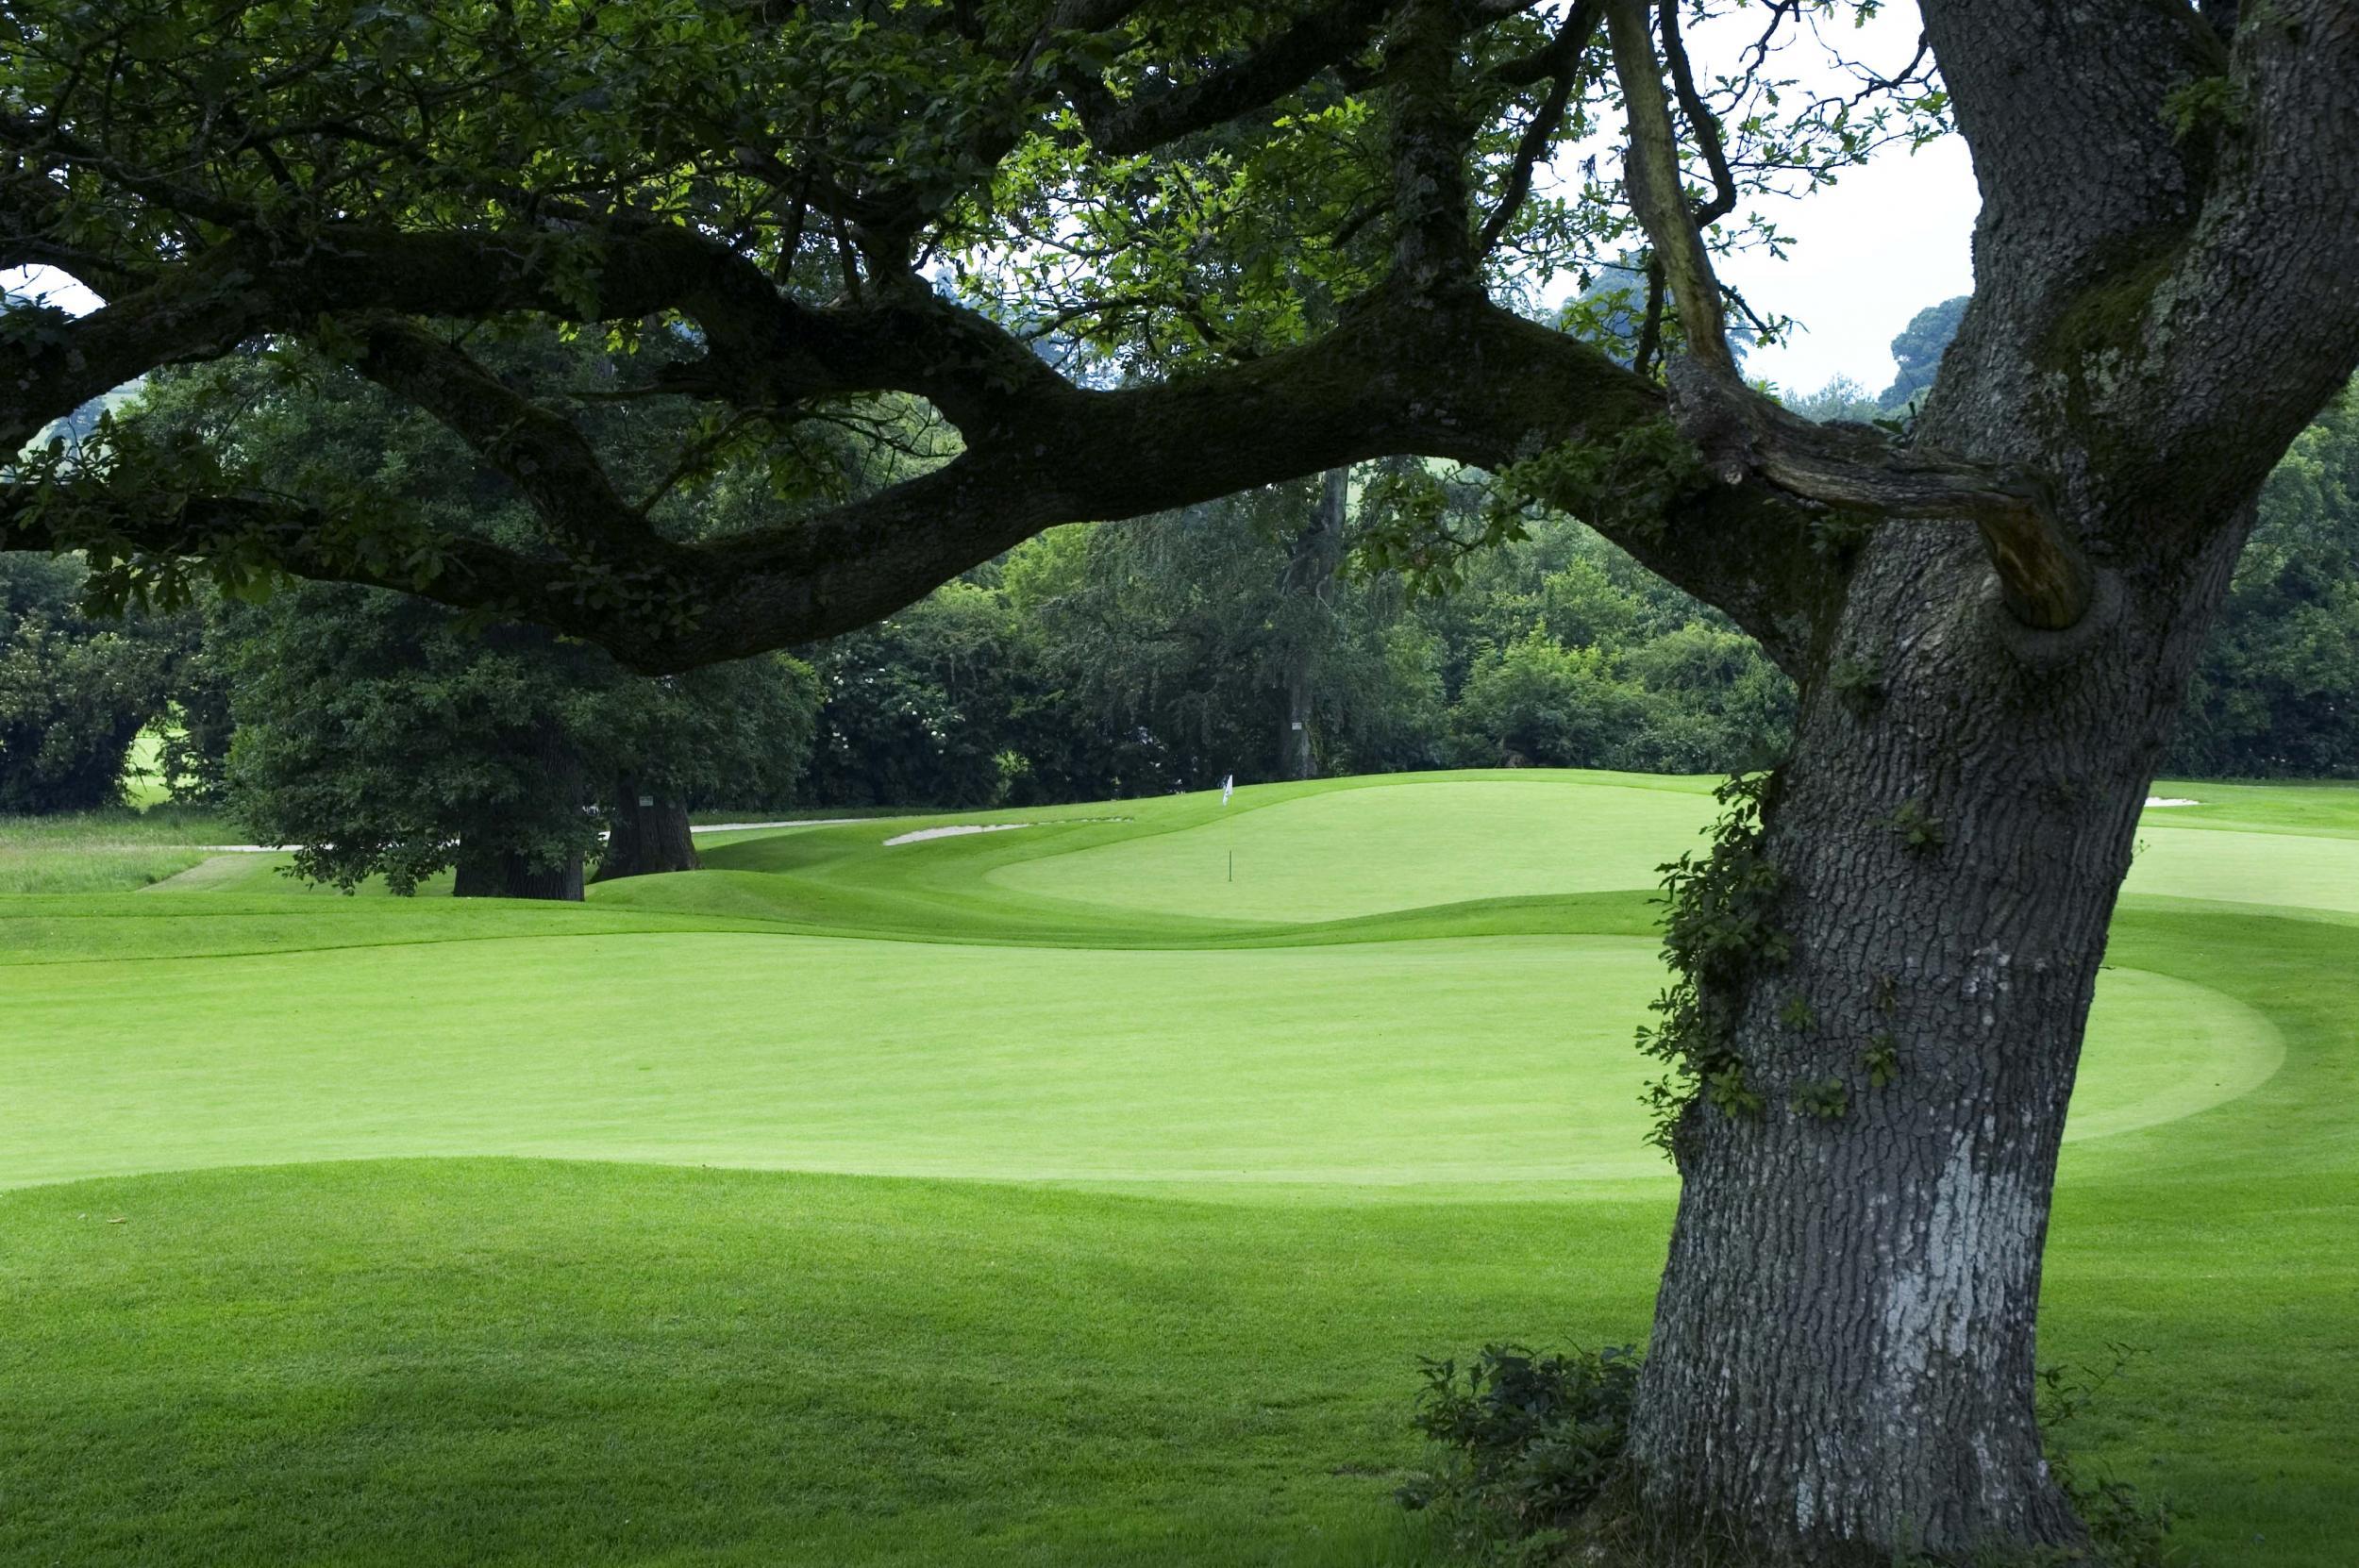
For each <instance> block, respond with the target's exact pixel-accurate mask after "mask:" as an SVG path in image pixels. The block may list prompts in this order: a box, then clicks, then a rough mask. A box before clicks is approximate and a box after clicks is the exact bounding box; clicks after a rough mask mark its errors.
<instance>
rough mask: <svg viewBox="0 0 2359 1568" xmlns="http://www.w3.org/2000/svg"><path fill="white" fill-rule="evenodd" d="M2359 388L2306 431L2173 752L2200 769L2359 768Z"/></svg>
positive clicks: (2239, 570)
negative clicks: (2358, 566)
mask: <svg viewBox="0 0 2359 1568" xmlns="http://www.w3.org/2000/svg"><path fill="white" fill-rule="evenodd" d="M2354 561H2359V390H2346V391H2345V392H2344V393H2343V395H2342V396H2341V397H2339V398H2337V399H2336V400H2335V401H2334V404H2333V405H2331V406H2330V407H2329V408H2328V409H2327V410H2326V412H2325V413H2324V414H2323V415H2322V416H2321V417H2320V418H2319V420H2318V422H2317V424H2315V425H2311V426H2310V428H2309V429H2307V430H2304V431H2303V432H2302V433H2301V434H2300V436H2299V437H2298V438H2296V440H2295V442H2294V444H2293V450H2292V451H2290V452H2288V453H2287V454H2286V455H2285V460H2284V462H2282V463H2280V464H2279V465H2278V467H2277V471H2276V472H2275V473H2273V474H2271V475H2269V480H2268V484H2267V487H2265V488H2264V489H2263V490H2262V492H2261V505H2260V522H2259V524H2258V525H2257V526H2255V527H2254V529H2253V531H2252V542H2251V543H2250V545H2248V546H2246V548H2245V553H2244V555H2243V557H2242V558H2241V559H2239V560H2238V561H2237V563H2236V575H2235V579H2234V582H2232V583H2231V584H2230V586H2229V590H2228V599H2227V602H2226V604H2225V605H2223V606H2222V608H2221V610H2220V618H2219V625H2218V626H2217V629H2215V630H2214V632H2213V633H2212V637H2211V640H2210V641H2209V642H2206V643H2205V644H2204V649H2203V659H2202V662H2201V663H2200V664H2199V665H2198V666H2197V667H2196V673H2195V680H2194V682H2193V685H2192V688H2191V689H2190V691H2189V692H2188V696H2187V711H2186V716H2185V718H2184V720H2183V722H2182V724H2181V726H2180V730H2179V739H2178V741H2177V742H2176V743H2175V744H2174V745H2173V746H2172V748H2171V766H2172V767H2173V768H2174V769H2177V770H2183V771H2185V772H2188V773H2193V774H2197V775H2200V776H2224V777H2241V778H2266V777H2271V776H2283V777H2297V778H2317V777H2337V776H2339V777H2344V778H2349V777H2352V776H2359V574H2354V573H2353V572H2352V570H2351V565H2352V563H2353V562H2354Z"/></svg>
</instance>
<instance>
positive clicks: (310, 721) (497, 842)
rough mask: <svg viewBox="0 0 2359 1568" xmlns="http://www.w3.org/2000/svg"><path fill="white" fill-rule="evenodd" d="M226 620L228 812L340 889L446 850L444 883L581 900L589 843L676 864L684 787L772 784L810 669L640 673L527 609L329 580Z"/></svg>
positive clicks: (439, 861)
mask: <svg viewBox="0 0 2359 1568" xmlns="http://www.w3.org/2000/svg"><path fill="white" fill-rule="evenodd" d="M234 620H235V626H234V628H233V633H232V635H231V636H230V637H229V638H227V639H226V647H227V649H228V658H229V661H230V677H231V680H230V691H231V709H232V714H233V718H234V720H235V732H234V738H233V740H232V742H231V745H230V748H229V761H228V789H227V805H228V809H229V810H230V812H231V814H232V816H233V817H234V818H235V819H236V820H237V821H239V822H240V823H241V824H242V825H243V826H245V828H246V829H247V831H249V832H251V833H252V834H253V835H254V836H255V837H256V838H257V839H258V840H259V842H264V843H285V844H291V845H293V846H294V850H295V869H296V871H297V873H298V874H299V875H301V876H306V877H310V878H312V879H314V880H318V881H323V882H329V883H333V884H334V885H336V886H338V887H341V888H345V889H350V888H352V887H354V886H356V885H358V884H359V883H360V881H362V880H363V879H365V878H367V877H370V876H383V877H384V878H385V880H386V882H387V883H388V884H389V885H390V886H391V887H392V888H393V891H394V892H401V893H407V892H412V891H414V890H415V889H416V887H417V886H418V884H419V883H420V882H422V881H425V880H426V879H427V878H429V877H431V876H434V875H435V874H436V873H438V872H441V871H443V870H445V869H455V870H456V872H457V880H456V883H455V885H454V890H453V891H454V892H457V893H458V895H459V896H460V897H462V898H463V897H469V896H491V897H507V898H559V899H577V898H579V897H580V896H581V892H582V880H583V864H584V861H585V859H598V860H599V865H600V872H601V875H606V876H631V875H638V874H641V873H643V872H646V871H656V870H684V869H688V867H689V866H691V865H693V864H694V849H693V846H689V847H687V849H686V853H685V854H684V855H683V853H682V845H681V843H679V842H675V841H676V840H677V841H685V840H686V838H687V831H686V806H687V802H688V801H690V800H692V799H695V798H697V797H699V796H702V795H710V794H711V793H715V792H720V791H723V790H727V791H728V792H729V798H731V799H732V800H739V801H743V802H745V803H746V804H755V805H759V804H761V803H762V801H763V800H764V799H765V798H767V799H772V800H775V799H777V798H778V796H779V795H780V794H782V793H784V792H786V791H787V790H788V789H789V788H791V786H792V783H793V780H794V777H795V774H796V772H797V771H798V769H799V765H800V763H801V761H802V759H803V755H804V752H805V749H806V748H807V746H808V743H809V740H810V736H811V708H812V706H813V704H814V700H815V696H816V691H815V683H814V682H813V681H812V679H811V676H810V675H809V673H808V671H804V670H800V669H798V668H796V667H795V666H794V665H793V664H792V663H791V662H790V661H787V660H785V659H781V658H779V657H778V656H770V657H768V658H764V659H756V660H748V661H745V662H744V663H741V664H738V665H720V666H715V667H713V668H711V669H710V670H703V671H698V672H696V673H695V674H694V675H691V676H676V677H672V678H670V679H668V680H662V681H657V680H650V679H648V678H647V677H644V676H632V675H629V674H628V673H627V672H625V671H621V670H618V669H617V668H615V666H614V664H613V662H612V660H611V659H608V658H607V657H606V655H604V654H603V653H601V652H599V651H598V650H596V649H594V648H586V647H580V646H565V645H561V644H560V643H559V642H556V640H555V639H553V638H552V637H551V636H550V635H549V634H548V633H546V632H545V631H543V630H541V629H539V628H537V627H520V626H501V627H493V628H489V629H485V628H479V627H475V626H467V625H465V624H463V623H462V622H461V621H460V618H459V617H457V616H455V615H453V614H452V613H451V612H449V611H447V610H444V609H439V608H437V607H435V606H432V605H428V604H425V603H423V602H421V601H418V600H416V599H412V598H410V597H409V596H407V595H403V594H394V593H388V592H382V591H379V590H373V589H359V588H348V587H331V586H326V585H308V586H305V587H301V588H295V589H290V590H288V591H286V592H282V593H279V594H276V595H274V596H273V597H272V598H271V599H270V600H269V601H268V602H267V603H266V604H264V605H263V606H261V607H259V609H242V610H239V611H236V612H234ZM741 790H743V791H745V794H743V795H741V794H739V793H738V791H741ZM642 794H644V795H646V796H648V797H649V800H650V804H649V806H648V807H646V808H642V807H641V805H640V797H641V795H642ZM658 801H660V802H661V803H662V806H663V809H661V810H658V809H655V803H656V802H658ZM673 820H677V821H678V831H677V833H674V830H673V829H672V828H671V826H669V824H670V823H671V822H672V821H673ZM614 826H620V829H621V831H620V833H619V835H618V837H617V840H616V844H615V850H614V853H613V854H612V855H611V857H608V858H605V859H601V858H600V855H601V839H600V833H601V829H602V828H607V827H614ZM683 862H684V863H683Z"/></svg>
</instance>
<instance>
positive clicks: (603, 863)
mask: <svg viewBox="0 0 2359 1568" xmlns="http://www.w3.org/2000/svg"><path fill="white" fill-rule="evenodd" d="M614 800H615V806H614V809H613V810H612V811H611V812H610V813H609V814H608V829H607V839H606V853H604V854H603V855H600V856H599V857H598V874H597V875H596V876H593V877H592V878H591V880H592V881H594V882H611V881H613V880H614V879H615V878H617V877H622V876H655V875H657V874H658V873H661V872H666V871H694V870H696V869H698V868H699V867H700V866H701V865H702V864H703V862H702V861H700V860H698V859H696V836H695V834H694V832H692V831H690V829H689V826H688V805H687V803H686V802H685V801H682V800H680V799H678V797H676V796H671V795H661V794H650V793H647V792H644V791H643V790H642V788H641V786H640V781H639V780H638V779H636V778H632V777H629V776H624V777H622V778H619V779H617V780H616V781H615V785H614Z"/></svg>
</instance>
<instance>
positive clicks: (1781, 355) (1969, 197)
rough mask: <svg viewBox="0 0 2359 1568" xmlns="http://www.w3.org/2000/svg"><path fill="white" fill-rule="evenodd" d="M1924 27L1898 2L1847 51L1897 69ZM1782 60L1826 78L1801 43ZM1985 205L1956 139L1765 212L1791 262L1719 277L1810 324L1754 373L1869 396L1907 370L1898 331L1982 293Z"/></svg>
mask: <svg viewBox="0 0 2359 1568" xmlns="http://www.w3.org/2000/svg"><path fill="white" fill-rule="evenodd" d="M1760 15H1761V13H1760V11H1759V9H1758V8H1748V9H1746V10H1743V11H1740V12H1738V13H1737V14H1736V17H1734V18H1732V21H1735V22H1738V23H1740V24H1742V26H1740V27H1739V28H1738V31H1739V32H1740V34H1741V33H1742V31H1743V29H1744V27H1752V28H1756V29H1757V27H1758V25H1759V19H1760ZM1729 31H1730V29H1729V28H1728V27H1726V26H1722V27H1718V28H1715V29H1714V30H1713V32H1712V33H1711V34H1709V35H1704V34H1700V33H1699V34H1698V36H1697V37H1696V38H1694V39H1692V40H1691V41H1690V43H1691V48H1693V49H1696V50H1698V51H1702V50H1710V51H1711V55H1710V56H1709V57H1708V58H1706V59H1702V60H1698V65H1697V69H1698V75H1709V74H1710V72H1711V70H1712V67H1713V64H1714V63H1715V62H1720V61H1725V60H1726V59H1727V58H1728V57H1727V56H1725V55H1723V54H1722V53H1721V51H1722V50H1724V49H1725V48H1727V47H1728V45H1727V43H1726V42H1725V41H1726V40H1727V39H1728V37H1729ZM1917 32H1918V22H1917V14H1916V3H1915V0H1899V3H1898V4H1893V5H1889V6H1887V7H1885V8H1884V9H1882V11H1881V12H1879V13H1878V15H1877V16H1876V18H1875V20H1873V21H1872V22H1870V23H1868V24H1867V25H1865V27H1862V28H1859V29H1857V30H1856V31H1853V30H1852V29H1850V28H1849V27H1846V28H1844V29H1843V46H1844V48H1845V50H1846V52H1847V53H1849V54H1850V55H1851V57H1852V58H1855V59H1860V60H1864V61H1865V62H1867V63H1868V64H1870V65H1872V66H1874V67H1876V68H1877V69H1880V70H1883V71H1897V70H1899V68H1900V67H1901V66H1902V65H1904V64H1906V63H1907V61H1908V59H1909V58H1910V56H1911V55H1913V54H1914V53H1915V52H1916V38H1917ZM1804 47H1805V48H1806V47H1807V46H1804ZM1784 58H1786V59H1787V61H1788V62H1789V66H1788V69H1789V73H1790V74H1791V75H1795V76H1797V77H1799V78H1801V79H1802V81H1803V82H1804V84H1805V85H1808V84H1809V82H1810V81H1811V80H1812V79H1813V77H1814V76H1815V75H1819V73H1817V72H1814V71H1813V70H1812V69H1811V68H1810V62H1809V61H1808V59H1807V58H1806V57H1805V55H1804V52H1803V48H1798V49H1797V50H1795V51H1794V52H1793V53H1792V54H1789V55H1787V56H1786V57H1784ZM1981 207H1982V196H1981V194H1980V193H1979V192H1977V191H1976V189H1975V186H1974V165H1973V161H1972V159H1971V158H1968V157H1967V156H1966V142H1964V140H1962V139H1961V138H1959V137H1957V136H1954V135H1952V136H1946V137H1944V138H1942V139H1941V140H1940V141H1938V142H1932V143H1930V144H1928V145H1926V146H1924V147H1921V148H1919V149H1918V150H1917V151H1916V153H1914V154H1912V153H1910V152H1909V151H1908V150H1907V149H1906V148H1905V147H1896V148H1892V149H1889V150H1887V151H1885V152H1883V153H1882V154H1880V155H1878V156H1877V157H1876V158H1874V159H1872V160H1871V161H1870V162H1868V163H1867V164H1866V165H1865V166H1864V167H1862V168H1858V169H1854V170H1851V171H1849V173H1847V174H1845V175H1843V176H1842V178H1841V181H1840V182H1839V183H1838V184H1836V185H1835V186H1833V187H1832V189H1824V188H1822V189H1820V190H1819V191H1816V192H1813V193H1812V194H1811V195H1809V196H1806V197H1804V198H1802V199H1800V200H1799V201H1782V202H1778V203H1776V204H1774V206H1772V207H1770V208H1768V209H1766V210H1768V211H1770V212H1771V214H1772V215H1773V217H1774V219H1775V221H1776V223H1777V225H1778V227H1779V228H1781V229H1782V230H1784V231H1785V232H1786V233H1788V234H1790V235H1792V236H1793V237H1794V240H1795V243H1794V245H1793V246H1792V247H1791V248H1790V250H1789V252H1788V257H1789V259H1787V260H1785V261H1782V262H1781V261H1774V260H1771V259H1768V258H1766V257H1765V256H1746V257H1738V258H1732V259H1731V260H1730V261H1729V262H1728V263H1727V264H1726V265H1724V266H1723V267H1722V268H1721V275H1722V276H1723V277H1724V279H1725V280H1726V281H1727V282H1728V283H1729V284H1730V285H1731V286H1732V287H1733V288H1735V289H1736V290H1737V291H1738V292H1741V293H1742V294H1744V296H1745V297H1746V299H1747V300H1748V301H1749V302H1750V303H1751V304H1752V306H1753V308H1754V309H1757V310H1762V311H1764V312H1767V311H1770V310H1776V311H1782V312H1783V313H1784V314H1786V315H1789V316H1792V317H1794V318H1795V321H1796V323H1797V325H1799V327H1800V328H1801V330H1799V331H1798V332H1796V333H1795V334H1794V335H1793V337H1792V338H1791V340H1790V341H1789V342H1786V343H1784V344H1782V345H1780V346H1778V347H1775V348H1756V349H1754V350H1752V351H1751V352H1749V353H1748V354H1747V355H1746V357H1745V369H1746V371H1747V373H1748V375H1759V376H1765V377H1767V378H1768V379H1770V380H1772V381H1775V382H1777V383H1778V385H1779V386H1780V387H1781V388H1782V389H1784V390H1787V391H1792V392H1815V391H1816V390H1817V389H1818V388H1820V387H1822V386H1824V385H1826V383H1827V382H1828V381H1829V380H1830V379H1832V377H1833V376H1835V375H1838V374H1841V375H1849V376H1850V377H1851V378H1852V379H1854V380H1856V381H1858V382H1859V383H1861V385H1863V386H1865V388H1866V389H1867V391H1868V392H1870V393H1874V392H1882V391H1883V389H1884V388H1885V387H1886V386H1887V385H1889V384H1890V382H1891V380H1892V377H1893V375H1895V373H1896V372H1897V371H1898V370H1899V366H1897V365H1895V364H1894V363H1893V360H1892V355H1891V353H1890V348H1891V343H1892V339H1893V335H1894V334H1895V333H1897V332H1899V330H1900V328H1901V327H1903V326H1905V325H1908V320H1909V318H1910V317H1911V316H1913V315H1915V314H1916V312H1917V311H1919V310H1922V309H1924V308H1925V307H1926V306H1928V305H1934V304H1938V303H1939V302H1940V301H1942V300H1945V299H1951V298H1954V297H1956V296H1957V295H1959V294H1963V293H1968V292H1972V290H1973V288H1974V267H1973V256H1972V242H1973V236H1974V215H1975V213H1976V212H1977V211H1978V210H1980V209H1981Z"/></svg>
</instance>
